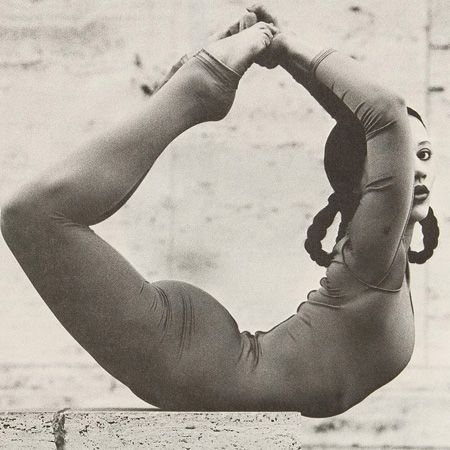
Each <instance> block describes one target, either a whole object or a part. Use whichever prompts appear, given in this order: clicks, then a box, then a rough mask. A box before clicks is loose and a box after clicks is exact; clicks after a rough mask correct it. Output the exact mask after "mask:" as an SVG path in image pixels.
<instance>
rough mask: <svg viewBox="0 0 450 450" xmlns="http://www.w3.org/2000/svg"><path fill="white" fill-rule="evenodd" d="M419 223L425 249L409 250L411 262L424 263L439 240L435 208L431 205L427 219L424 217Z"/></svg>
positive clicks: (431, 254)
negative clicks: (418, 250)
mask: <svg viewBox="0 0 450 450" xmlns="http://www.w3.org/2000/svg"><path fill="white" fill-rule="evenodd" d="M419 223H420V225H421V226H422V234H423V250H422V251H420V252H415V251H413V250H411V249H409V251H408V259H409V262H411V263H415V264H423V263H424V262H425V261H427V260H428V259H430V258H431V257H432V256H433V252H434V249H435V248H436V247H437V245H438V240H439V226H438V221H437V219H436V217H435V215H434V211H433V208H431V207H430V209H429V210H428V214H427V216H426V217H425V219H422V220H421V221H420V222H419Z"/></svg>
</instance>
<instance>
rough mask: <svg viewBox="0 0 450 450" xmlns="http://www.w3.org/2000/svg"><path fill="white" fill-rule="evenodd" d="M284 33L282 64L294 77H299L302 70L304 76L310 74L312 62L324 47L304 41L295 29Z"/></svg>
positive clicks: (281, 43)
mask: <svg viewBox="0 0 450 450" xmlns="http://www.w3.org/2000/svg"><path fill="white" fill-rule="evenodd" d="M282 34H283V35H284V36H283V37H282V41H281V42H280V45H281V46H282V50H281V51H280V65H281V66H282V67H283V68H284V69H285V70H286V71H288V72H289V73H290V74H291V75H292V76H293V77H294V78H297V77H298V76H299V75H300V72H301V74H302V75H303V76H306V75H309V70H310V65H311V62H312V61H313V60H314V58H315V56H316V55H317V54H318V53H319V52H320V51H321V50H322V48H321V47H320V48H319V47H316V46H313V45H310V44H308V43H306V42H304V41H303V40H302V39H301V38H300V37H299V36H298V35H297V34H296V33H295V32H294V31H291V30H289V31H286V32H283V33H282ZM280 38H281V36H280Z"/></svg>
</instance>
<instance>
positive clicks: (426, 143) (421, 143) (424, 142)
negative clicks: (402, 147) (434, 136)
mask: <svg viewBox="0 0 450 450" xmlns="http://www.w3.org/2000/svg"><path fill="white" fill-rule="evenodd" d="M422 145H431V142H430V141H421V142H419V147H421V146H422Z"/></svg>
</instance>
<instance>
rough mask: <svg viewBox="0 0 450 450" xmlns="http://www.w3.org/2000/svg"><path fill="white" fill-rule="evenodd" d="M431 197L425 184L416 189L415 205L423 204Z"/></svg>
mask: <svg viewBox="0 0 450 450" xmlns="http://www.w3.org/2000/svg"><path fill="white" fill-rule="evenodd" d="M429 195H430V191H429V190H428V188H427V187H426V186H424V185H423V184H420V185H418V186H415V187H414V203H422V202H423V201H425V200H426V199H427V198H428V196H429Z"/></svg>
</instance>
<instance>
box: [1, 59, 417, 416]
mask: <svg viewBox="0 0 450 450" xmlns="http://www.w3.org/2000/svg"><path fill="white" fill-rule="evenodd" d="M311 75H312V77H314V78H315V79H316V80H317V81H318V82H320V83H321V84H322V85H323V86H326V87H327V89H329V90H330V92H333V95H335V96H336V98H337V99H339V101H340V102H343V103H344V104H345V105H346V107H347V108H349V109H350V110H351V111H353V113H354V114H355V115H356V117H357V118H358V119H359V120H360V121H361V123H362V124H363V126H364V128H365V130H366V135H367V147H368V150H367V164H368V174H369V176H368V182H367V185H366V186H365V189H364V193H363V197H362V200H361V204H360V206H359V208H358V210H357V212H356V215H355V217H354V219H353V221H352V225H351V227H350V229H349V232H348V235H347V237H346V238H345V239H344V240H342V241H341V242H340V243H339V244H338V245H337V252H336V257H335V260H334V261H333V263H332V264H331V266H330V267H329V269H328V271H327V277H326V278H324V279H323V280H322V281H321V287H320V289H319V290H318V291H313V292H312V293H311V294H310V295H309V298H308V301H306V302H304V303H303V304H302V305H301V306H300V307H299V309H298V312H297V313H296V314H294V315H293V316H291V317H290V318H288V319H287V320H286V321H284V322H282V323H281V324H279V325H277V326H276V327H274V328H273V329H272V330H270V331H268V332H266V333H260V332H258V333H256V335H252V334H250V333H248V332H242V333H241V332H240V331H239V329H238V326H237V324H236V322H235V321H234V319H233V318H232V317H231V315H230V314H229V313H228V311H227V310H226V309H225V308H224V307H223V306H222V305H221V304H220V303H219V302H217V301H216V300H215V299H214V298H212V297H211V296H210V295H209V294H207V293H206V292H204V291H202V290H200V289H198V288H197V287H194V286H192V285H189V284H187V283H182V282H176V281H159V282H153V283H149V282H148V281H146V280H145V279H143V277H142V276H141V275H140V274H139V273H137V272H136V271H135V269H134V268H133V267H132V266H131V265H130V264H129V263H128V262H127V261H126V260H125V259H124V258H123V257H122V256H121V255H119V254H118V253H117V252H116V251H115V250H114V249H113V248H112V247H110V246H109V245H108V244H107V243H106V242H104V241H103V240H102V239H101V238H100V237H98V236H97V235H96V234H95V233H94V232H93V231H92V230H91V229H90V228H89V226H90V225H92V224H95V223H98V222H100V221H101V220H104V219H105V218H106V217H108V216H110V215H111V214H113V213H114V212H115V211H116V210H117V209H118V208H120V206H122V205H123V203H124V202H125V201H126V200H127V199H128V198H129V197H130V195H131V194H132V193H133V192H134V190H135V189H136V188H137V186H138V185H139V183H140V182H141V181H142V179H143V178H144V177H145V175H146V173H147V172H148V170H149V169H150V168H151V166H152V164H153V163H154V161H155V160H156V158H157V157H158V156H159V154H160V153H161V152H162V151H163V150H164V148H165V147H166V146H167V145H168V144H169V143H170V142H171V141H172V140H173V139H175V138H176V137H177V136H178V135H179V134H181V133H182V132H183V131H185V130H186V129H188V128H189V127H191V126H193V125H195V124H197V123H199V122H202V121H205V120H217V119H220V118H221V117H223V116H224V115H225V114H226V112H227V111H228V109H229V108H230V106H231V103H232V101H233V98H234V92H235V89H236V87H237V84H238V81H239V80H238V77H237V76H236V74H235V73H233V72H232V71H230V70H229V69H227V68H226V67H225V66H224V65H222V64H221V63H220V62H219V61H217V60H215V58H214V57H212V56H211V55H209V54H208V53H206V52H205V51H202V52H200V53H199V54H198V55H197V56H195V57H194V58H192V59H191V60H190V61H188V62H187V63H186V64H185V65H184V66H183V67H182V68H181V69H180V70H179V71H178V72H177V73H176V74H175V75H174V77H173V78H172V79H171V80H170V81H169V82H168V83H167V84H166V85H165V86H164V87H163V88H162V89H161V90H160V91H159V92H158V93H157V94H156V95H155V96H154V97H152V99H151V100H150V105H149V106H148V108H147V109H146V111H145V112H144V113H143V114H141V115H140V116H139V117H137V118H135V119H132V120H131V121H130V122H129V123H128V124H125V125H124V126H123V127H121V128H119V129H118V130H116V131H114V132H113V133H112V134H109V135H106V136H105V137H103V138H100V139H98V140H97V141H96V142H94V143H93V144H91V145H89V146H88V147H86V148H85V149H82V150H81V151H79V152H77V153H75V154H74V155H73V156H72V157H71V158H70V159H69V160H68V161H65V162H63V163H61V164H60V165H59V166H57V167H55V168H54V169H52V171H51V172H48V173H47V174H45V175H44V176H43V177H41V178H39V179H38V180H37V181H35V182H33V183H31V184H30V185H29V186H28V187H27V188H25V189H23V190H22V191H21V192H20V193H19V194H17V195H16V196H15V197H14V198H13V199H12V200H11V201H10V202H9V203H8V204H7V205H6V206H5V207H4V209H3V211H2V231H3V235H4V237H5V239H6V241H7V243H8V245H9V246H10V248H11V250H12V251H13V252H14V254H15V256H16V258H17V259H18V261H19V263H20V264H21V266H22V268H23V270H24V271H25V272H26V274H27V276H28V277H29V278H30V280H31V282H32V283H33V285H34V286H35V287H36V289H37V291H38V292H39V294H40V295H41V296H42V298H43V299H44V300H45V301H46V303H47V304H48V306H49V307H50V308H51V310H52V311H53V313H54V314H55V315H56V317H57V318H58V319H59V320H60V322H61V323H62V324H63V325H64V327H65V328H66V329H67V330H68V331H69V332H70V333H71V334H72V336H74V338H75V339H77V341H78V342H79V343H80V344H81V345H82V346H83V347H84V348H85V349H86V350H87V351H88V352H89V353H90V354H91V355H92V356H93V357H94V358H95V359H96V360H97V361H98V362H99V364H100V365H101V366H102V367H104V368H105V369H106V370H107V371H108V372H109V373H111V374H112V375H113V376H115V377H116V378H118V379H119V380H120V381H122V382H123V383H125V384H126V385H127V386H128V387H129V388H130V389H131V390H132V391H133V392H135V393H136V395H138V396H139V397H140V398H142V399H144V400H146V401H148V402H149V403H152V404H154V405H156V406H160V407H162V408H166V409H194V410H298V411H301V412H302V413H303V414H304V415H307V416H329V415H333V414H337V413H340V412H342V411H344V410H345V409H347V408H349V407H351V406H352V405H354V404H355V403H358V402H359V401H361V400H362V399H363V398H364V397H365V396H367V395H368V394H369V393H371V392H372V391H374V390H375V389H377V388H378V387H380V386H381V385H383V384H385V383H386V382H387V381H389V380H390V379H392V378H393V377H394V376H396V375H397V374H398V373H399V372H400V371H401V370H402V368H403V367H404V366H405V365H406V363H407V362H408V360H409V358H410V355H411V352H412V347H413V339H414V331H413V324H412V311H411V305H410V301H409V295H408V288H407V285H406V283H405V280H404V272H405V264H406V257H405V250H404V249H403V247H402V245H401V241H402V235H403V230H404V227H405V224H406V222H407V219H408V215H409V208H410V204H411V197H412V156H411V155H410V152H409V145H410V142H409V130H408V123H407V118H406V109H405V107H404V105H403V104H402V103H401V101H399V100H398V99H397V98H396V96H395V95H393V94H391V93H390V92H388V91H385V90H383V89H381V88H379V87H378V86H377V85H376V84H372V83H370V82H368V81H367V80H366V78H365V77H364V76H362V75H361V74H360V70H359V67H358V66H357V65H356V63H355V62H353V61H352V60H351V59H349V58H346V57H344V56H342V55H340V54H338V53H329V52H327V53H325V54H321V55H319V57H318V58H316V59H315V60H314V61H312V62H311ZM393 211H396V214H393V213H392V212H393Z"/></svg>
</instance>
